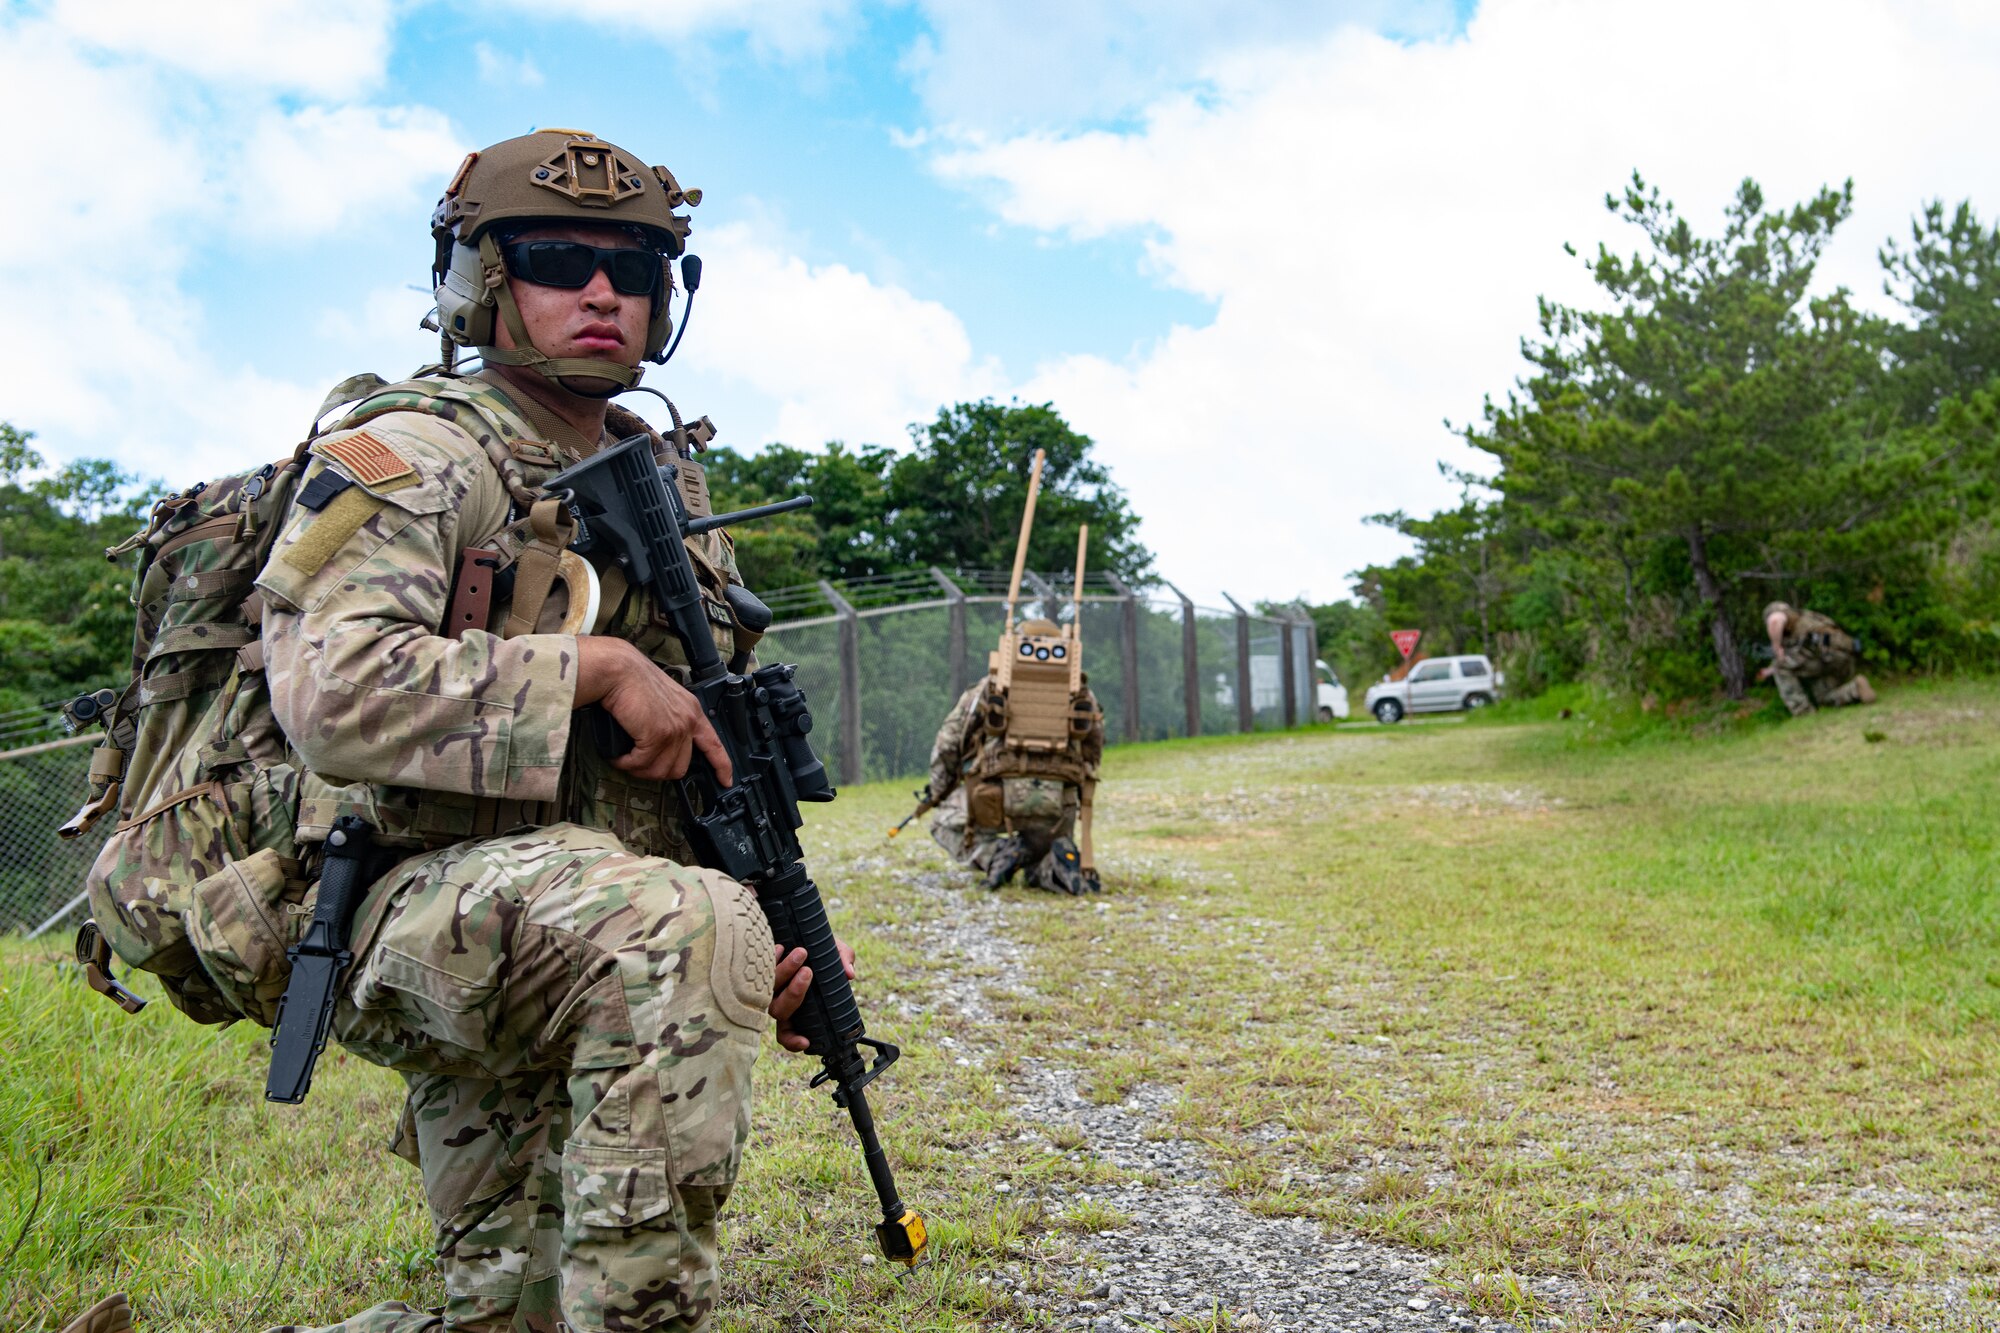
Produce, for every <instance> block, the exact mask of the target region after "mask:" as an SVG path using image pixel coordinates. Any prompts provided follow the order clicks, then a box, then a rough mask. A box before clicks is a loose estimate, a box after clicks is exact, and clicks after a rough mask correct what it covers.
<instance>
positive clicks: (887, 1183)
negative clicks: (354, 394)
mask: <svg viewBox="0 0 2000 1333" xmlns="http://www.w3.org/2000/svg"><path fill="white" fill-rule="evenodd" d="M547 491H548V493H549V494H550V495H554V496H559V497H561V498H562V499H564V500H565V501H566V502H567V503H568V504H569V506H570V508H571V510H572V511H573V512H574V513H575V515H576V518H577V522H578V536H577V541H576V545H577V546H578V547H580V548H581V549H583V550H584V551H585V552H586V553H587V552H589V551H590V550H592V549H601V550H604V551H606V552H608V553H610V554H611V555H612V556H613V557H614V558H615V559H616V560H617V562H618V563H619V564H620V565H621V566H623V567H624V570H625V574H626V577H627V578H628V579H629V580H630V581H631V583H632V584H633V585H634V586H644V587H646V588H649V589H650V590H651V591H652V594H653V599H654V602H655V603H656V605H657V606H658V607H659V609H660V611H661V612H662V613H663V614H665V615H666V617H667V619H668V622H669V626H670V628H671V629H672V631H673V635H674V637H675V638H676V639H678V640H679V641H680V644H681V648H682V649H683V651H685V653H686V654H687V660H688V666H689V668H690V671H691V673H692V676H693V680H692V683H691V684H690V685H689V687H688V688H689V689H690V690H691V691H692V692H693V693H694V696H695V700H696V702H697V703H699V704H700V705H701V711H702V714H703V716H705V717H707V718H708V720H709V722H710V723H711V724H712V725H713V726H714V727H715V734H716V735H717V737H719V738H720V739H721V742H722V748H723V750H724V751H725V752H726V753H727V754H728V755H729V763H730V767H731V769H732V771H733V773H734V776H735V782H734V784H733V785H731V786H728V787H725V786H723V785H722V784H721V783H720V782H719V781H717V779H716V776H715V770H714V769H713V768H711V767H710V766H709V764H708V761H707V760H706V759H704V758H703V757H702V756H701V754H700V753H699V752H696V753H695V755H694V757H693V758H692V760H691V761H690V763H689V766H688V771H687V775H686V776H685V777H683V778H681V779H680V780H679V782H678V783H677V784H676V786H677V789H678V791H679V795H680V804H681V812H682V816H683V819H684V822H685V826H686V829H687V834H688V840H689V841H690V842H691V843H692V844H693V845H694V848H695V851H696V854H697V855H698V856H699V857H700V859H701V862H702V864H703V865H705V866H708V867H709V868H711V869H714V870H720V871H721V872H723V873H724V874H726V875H728V876H730V877H731V878H733V879H736V880H738V881H740V882H741V883H743V884H745V885H747V886H748V887H749V888H750V889H751V890H753V891H754V892H755V893H756V895H757V902H758V904H759V906H761V907H762V908H763V909H764V917H765V919H766V920H767V921H769V922H770V924H771V935H772V938H773V939H775V940H776V941H777V942H778V944H779V945H780V946H781V947H782V948H784V949H785V950H786V951H787V952H789V951H791V950H792V949H796V948H803V949H804V950H805V951H806V964H807V966H809V967H811V968H812V973H813V979H812V987H811V989H809V990H808V991H807V992H806V996H805V1001H804V1003H803V1004H801V1005H800V1006H799V1011H798V1013H796V1014H795V1015H793V1017H792V1027H793V1029H794V1030H795V1031H796V1032H798V1033H799V1035H801V1036H803V1037H804V1038H805V1039H806V1041H807V1043H808V1046H807V1049H808V1051H809V1052H810V1053H811V1054H813V1055H816V1056H818V1057H819V1058H820V1061H821V1062H822V1064H823V1066H824V1067H823V1068H822V1069H821V1071H820V1072H819V1073H818V1074H817V1075H815V1076H814V1078H813V1086H814V1087H818V1086H819V1085H820V1084H822V1083H826V1082H831V1083H832V1084H833V1085H834V1089H833V1100H834V1102H835V1104H836V1105H839V1106H841V1107H844V1108H845V1109H846V1111H847V1113H848V1116H849V1117H850V1118H851V1119H852V1120H853V1121H854V1132H855V1134H856V1136H858V1137H859V1138H860V1140H861V1148H862V1155H863V1157H864V1158H865V1159H866V1161H867V1164H868V1175H869V1177H870V1178H871V1179H872V1180H873V1182H874V1185H875V1193H876V1195H877V1197H879V1198H880V1200H881V1203H882V1221H881V1223H880V1224H879V1225H877V1226H876V1228H875V1237H876V1240H877V1241H878V1242H879V1243H880V1244H881V1246H882V1252H883V1254H884V1255H886V1256H887V1257H889V1258H891V1259H894V1260H897V1261H898V1262H900V1263H904V1264H914V1263H916V1261H917V1259H918V1257H919V1256H920V1255H921V1254H922V1253H923V1250H924V1246H925V1235H924V1222H923V1219H922V1218H921V1217H919V1216H917V1214H916V1213H915V1212H914V1211H912V1210H911V1209H909V1208H907V1207H905V1206H904V1204H903V1201H902V1198H901V1197H900V1196H899V1195H898V1194H897V1193H896V1180H895V1177H894V1176H893V1175H892V1174H891V1173H890V1170H889V1161H888V1158H887V1156H885V1155H884V1153H883V1151H882V1144H881V1142H880V1141H879V1140H878V1139H877V1137H876V1134H875V1120H874V1116H873V1114H872V1113H871V1112H870V1110H869V1108H868V1099H867V1097H866V1096H865V1095H864V1094H863V1092H862V1089H863V1088H864V1087H866V1086H867V1085H868V1083H870V1082H871V1081H872V1080H873V1079H874V1078H875V1076H876V1075H878V1074H880V1073H881V1072H882V1071H883V1070H884V1069H886V1068H888V1067H889V1065H890V1064H891V1063H893V1062H894V1061H895V1059H896V1057H897V1055H898V1054H899V1052H898V1051H897V1049H896V1048H895V1047H894V1046H891V1045H889V1044H888V1043H887V1042H882V1041H876V1040H874V1039H873V1038H871V1037H869V1036H868V1035H867V1034H866V1032H865V1030H864V1028H863V1025H862V1021H861V1011H860V1009H859V1008H858V1007H857V1006H856V1005H855V1003H854V990H853V988H852V987H851V986H850V985H849V984H848V981H847V971H846V968H845V966H844V964H843V963H842V961H841V957H840V951H839V947H838V945H836V944H835V942H834V938H833V927H832V925H831V924H830V923H829V922H828V921H827V919H826V906H825V904H824V903H822V902H821V901H820V895H819V889H818V888H817V887H815V886H814V884H813V882H812V878H811V876H810V875H808V874H807V872H806V866H805V853H804V851H803V849H802V848H801V847H800V846H799V839H798V832H797V830H798V828H799V826H800V824H801V823H802V822H803V821H802V818H801V816H800V814H799V802H800V801H830V800H832V799H833V796H834V789H833V784H832V783H831V782H829V781H828V780H827V775H826V769H825V768H824V767H823V766H822V765H821V764H820V761H819V759H818V758H817V757H816V756H815V755H814V754H813V752H812V746H811V745H809V744H808V743H807V741H806V735H807V733H808V732H809V731H811V730H812V715H811V714H810V713H809V712H807V711H806V697H805V694H804V692H803V691H801V690H800V689H799V687H798V685H797V683H796V682H795V681H794V680H793V675H794V674H795V672H796V670H797V668H795V667H792V666H788V665H784V664H775V665H772V666H766V667H760V668H759V669H758V670H756V671H755V672H752V673H751V674H749V675H747V676H746V675H744V674H743V668H744V667H746V666H748V665H749V652H748V650H747V649H746V648H741V647H740V645H739V651H738V652H737V653H736V655H735V656H734V657H732V658H731V659H730V660H729V661H728V662H727V663H725V662H724V661H723V660H722V655H721V653H719V652H718V651H717V650H716V647H715V640H714V638H713V637H712V631H711V630H710V628H709V619H708V612H707V610H706V608H705V607H704V606H703V604H702V598H701V588H700V586H699V584H697V583H696V581H695V572H694V564H693V562H692V561H690V560H689V558H688V552H687V547H686V546H685V545H684V544H683V543H684V541H685V539H686V538H688V537H692V536H695V535H697V534H699V533H703V532H708V531H711V530H712V529H715V528H720V527H726V526H728V525H729V524H731V523H739V522H743V521H744V520H747V519H752V518H763V517H766V516H768V515H771V514H779V513H784V512H786V511H787V510H792V509H800V508H804V507H805V506H806V505H809V504H811V503H812V500H811V499H810V498H808V497H804V496H801V497H799V498H798V499H794V500H786V501H782V502H780V503H778V504H771V505H760V506H758V507H757V508H755V509H745V510H741V511H739V512H737V513H733V514H718V515H715V516H713V517H709V518H690V517H689V516H688V513H687V509H686V506H684V505H683V504H682V503H681V498H680V489H679V487H678V486H677V485H675V484H674V483H673V482H672V481H670V480H669V479H668V478H667V477H665V476H664V475H663V470H662V469H661V468H660V466H659V465H658V464H656V463H655V462H654V461H653V455H652V450H651V449H650V447H649V446H648V443H647V439H646V437H645V436H643V435H634V436H631V437H629V438H627V439H624V440H620V441H619V442H618V443H617V444H615V445H613V446H612V447H610V448H609V449H604V450H601V451H599V452H598V453H595V454H592V455H591V456H590V457H589V458H586V459H585V460H584V461H583V462H581V463H578V464H577V465H576V466H575V467H572V468H570V469H568V470H567V471H565V472H563V473H561V474H559V475H558V476H555V477H552V478H551V479H550V480H549V483H548V486H547ZM728 595H729V603H730V606H731V608H732V610H733V611H734V613H735V617H736V620H737V623H738V624H740V625H741V626H742V627H743V628H744V629H746V630H749V631H751V632H753V633H762V632H763V631H764V630H765V629H767V628H769V626H770V623H771V612H770V609H769V608H768V607H766V606H765V605H764V604H763V603H762V602H760V601H758V600H757V599H756V598H755V597H754V596H750V595H749V594H748V591H747V590H746V589H742V588H737V587H731V588H730V589H729V590H728ZM589 716H590V725H591V727H592V728H593V730H594V733H595V736H596V739H597V743H598V745H599V746H600V747H601V748H602V749H603V750H604V752H605V753H606V755H607V756H609V757H613V758H615V757H617V756H619V755H622V754H624V753H626V752H627V751H629V750H630V749H631V748H632V738H631V737H630V736H628V735H626V733H625V729H624V728H623V727H620V726H619V725H618V724H617V722H616V721H614V720H613V719H612V718H611V715H610V714H609V713H607V712H605V711H604V710H603V709H602V708H599V707H593V708H592V709H591V711H590V714H589ZM869 1053H872V1056H871V1054H869Z"/></svg>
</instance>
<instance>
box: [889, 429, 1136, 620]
mask: <svg viewBox="0 0 2000 1333" xmlns="http://www.w3.org/2000/svg"><path fill="white" fill-rule="evenodd" d="M910 438H911V440H912V442H913V443H914V444H915V445H916V448H915V449H914V450H913V451H912V452H910V453H908V454H905V455H903V456H902V457H900V458H898V459H897V460H896V461H895V463H894V464H893V466H892V467H891V468H890V471H889V497H888V498H889V504H890V508H891V510H892V513H893V531H894V534H895V535H894V540H895V542H896V555H897V558H898V560H899V562H900V563H901V564H902V565H904V566H905V567H907V568H918V569H921V568H923V567H925V566H927V565H943V566H947V567H949V566H963V567H966V568H993V567H1007V566H1011V565H1012V564H1013V562H1014V545H1015V540H1016V537H1017V535H1018V533H1019V531H1020V521H1021V509H1022V507H1023V506H1024V505H1025V504H1026V503H1027V499H1028V472H1029V467H1030V460H1031V459H1032V458H1033V456H1034V452H1035V450H1037V449H1041V450H1043V451H1044V452H1045V453H1046V455H1047V458H1046V461H1045V462H1044V463H1043V467H1042V486H1041V496H1040V498H1039V499H1038V500H1037V501H1036V506H1035V530H1034V535H1033V536H1032V537H1031V538H1030V540H1029V546H1028V566H1029V568H1031V569H1045V570H1046V569H1066V568H1069V567H1070V566H1072V565H1073V564H1074V563H1075V561H1076V534H1077V528H1078V527H1079V526H1080V525H1082V524H1085V523H1088V524H1089V525H1090V566H1091V568H1093V569H1100V570H1101V569H1109V570H1112V571H1114V572H1115V573H1117V574H1119V575H1121V576H1123V577H1124V578H1127V579H1135V580H1137V579H1144V578H1145V577H1146V575H1147V572H1148V571H1149V570H1150V569H1151V568H1152V563H1153V556H1152V553H1151V552H1150V551H1148V550H1147V549H1146V548H1145V547H1144V546H1142V545H1140V544H1139V541H1138V536H1137V533H1138V528H1139V518H1138V515H1136V514H1134V513H1133V512H1132V509H1131V506H1130V505H1129V504H1128V503H1127V501H1126V499H1125V493H1124V491H1122V490H1120V489H1119V488H1118V486H1117V485H1116V484H1114V483H1113V482H1112V480H1111V473H1110V472H1109V471H1108V470H1107V469H1106V468H1105V467H1104V465H1103V464H1101V463H1099V462H1097V461H1096V460H1095V459H1093V458H1092V457H1091V456H1090V449H1091V443H1092V441H1091V439H1090V437H1089V436H1088V435H1083V434H1080V433H1079V432H1077V431H1075V430H1072V429H1071V428H1070V426H1069V423H1067V422H1065V421H1064V420H1063V419H1062V417H1061V416H1060V415H1059V414H1058V413H1057V412H1056V410H1055V408H1054V407H1052V406H1051V405H1050V404H1048V403H1042V404H1040V405H1038V406H1032V407H1029V406H1022V405H1021V404H1019V403H1015V404H1012V405H1010V406H1006V407H1002V406H1001V405H999V404H998V403H995V402H994V401H992V400H991V399H986V400H984V401H982V402H977V403H959V404H957V405H955V406H952V407H947V408H944V409H942V410H940V411H939V412H938V415H937V420H935V421H933V422H931V423H930V424H929V425H925V426H912V427H911V428H910Z"/></svg>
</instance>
